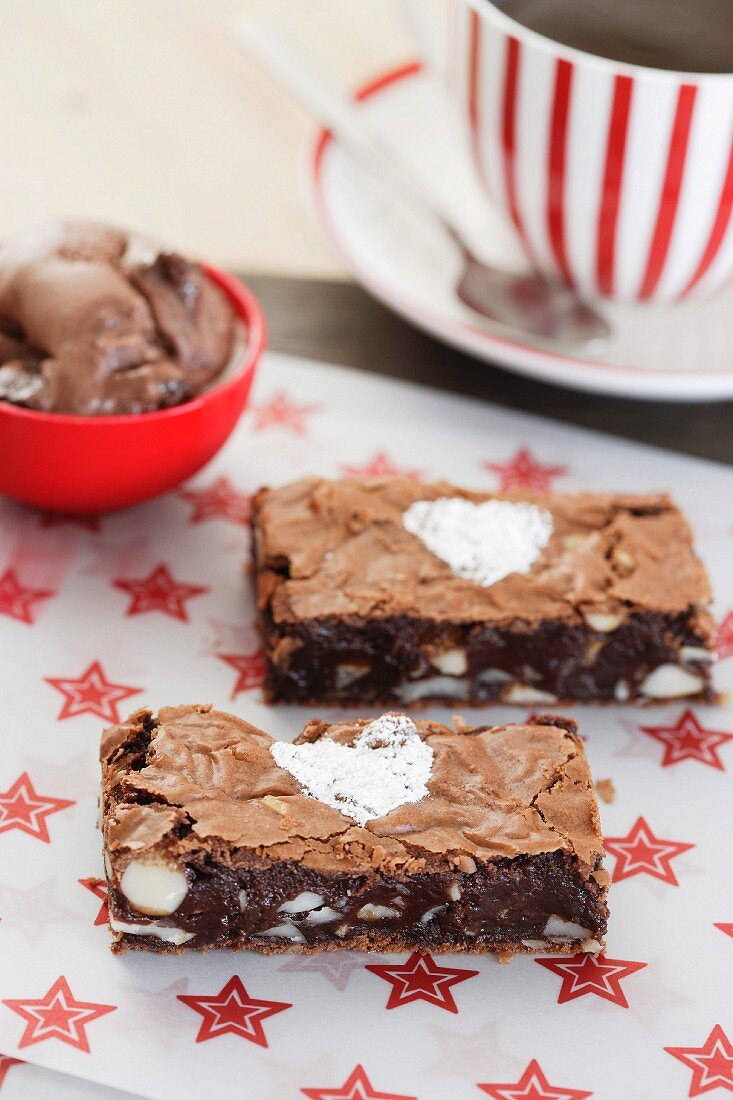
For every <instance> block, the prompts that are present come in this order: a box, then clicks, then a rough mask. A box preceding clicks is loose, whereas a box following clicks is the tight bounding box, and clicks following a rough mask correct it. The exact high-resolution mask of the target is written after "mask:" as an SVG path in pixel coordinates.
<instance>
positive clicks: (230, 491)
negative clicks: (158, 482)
mask: <svg viewBox="0 0 733 1100" xmlns="http://www.w3.org/2000/svg"><path fill="white" fill-rule="evenodd" d="M181 496H182V497H183V499H184V500H187V501H189V502H190V503H191V504H192V505H193V507H192V509H191V512H190V515H189V517H188V519H189V523H206V522H207V521H208V520H212V519H223V520H228V521H229V522H230V523H236V524H239V526H240V527H246V526H247V524H248V523H249V519H250V514H251V498H250V495H249V493H242V492H239V491H238V490H237V489H235V487H234V485H233V484H232V482H231V481H230V480H229V478H228V477H218V478H216V480H215V481H212V482H211V483H210V484H208V485H205V486H203V487H201V488H199V487H198V485H197V486H196V488H189V489H182V490H181Z"/></svg>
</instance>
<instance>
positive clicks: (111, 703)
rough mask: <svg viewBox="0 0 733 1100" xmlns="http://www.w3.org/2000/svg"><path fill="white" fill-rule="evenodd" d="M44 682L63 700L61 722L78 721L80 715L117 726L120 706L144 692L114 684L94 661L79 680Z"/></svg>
mask: <svg viewBox="0 0 733 1100" xmlns="http://www.w3.org/2000/svg"><path fill="white" fill-rule="evenodd" d="M45 680H46V683H47V684H50V685H51V687H52V688H55V689H56V691H60V692H61V694H62V695H63V697H64V702H63V704H62V706H61V710H60V711H59V713H58V715H57V717H58V720H59V722H60V721H61V720H62V719H63V718H76V716H77V715H79V714H94V715H95V716H96V717H97V718H102V719H103V720H104V721H105V722H111V723H113V724H114V723H115V722H119V720H120V715H119V711H118V710H117V704H118V703H121V702H122V700H123V699H129V698H130V696H131V695H137V694H138V692H140V691H142V688H136V687H128V686H127V685H126V684H113V683H112V681H111V680H108V679H107V678H106V676H105V675H104V671H103V669H102V666H101V664H100V663H99V661H92V663H91V664H90V666H89V668H88V669H86V671H85V672H82V674H81V676H80V677H79V679H78V680H72V679H65V678H64V677H60V676H46V677H45Z"/></svg>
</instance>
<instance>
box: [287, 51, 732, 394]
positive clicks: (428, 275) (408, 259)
mask: <svg viewBox="0 0 733 1100" xmlns="http://www.w3.org/2000/svg"><path fill="white" fill-rule="evenodd" d="M356 98H357V102H358V103H359V104H360V109H361V110H363V111H366V112H367V113H368V115H369V119H370V121H371V122H372V123H373V125H374V127H375V129H376V128H378V129H379V132H380V134H381V135H383V137H384V140H385V142H387V143H390V142H392V143H395V142H399V144H400V147H401V149H402V151H403V153H405V154H406V155H409V156H410V158H411V159H412V160H413V161H414V163H415V165H416V167H418V168H419V169H420V170H421V171H427V172H430V173H431V175H432V176H433V179H434V180H436V181H440V182H441V184H442V185H443V186H444V188H445V191H446V194H447V195H450V196H451V201H454V202H455V196H456V195H459V196H460V204H461V207H460V215H461V219H462V224H463V223H465V221H466V220H467V218H468V219H470V220H471V223H472V224H477V225H480V226H481V238H482V240H483V241H484V245H485V246H487V247H483V248H482V250H481V251H482V254H486V257H487V258H493V259H497V260H499V261H501V262H506V263H509V264H512V265H514V266H516V264H517V247H516V244H515V243H514V241H513V240H512V238H511V236H510V233H509V230H508V229H507V228H506V226H505V225H504V223H503V220H502V218H501V216H500V215H499V214H498V213H496V214H494V216H493V217H492V212H491V211H490V210H487V207H486V204H485V201H484V200H483V197H482V196H481V195H480V194H479V192H478V184H477V183H476V181H475V178H474V176H473V173H472V170H471V168H470V165H469V164H468V163H467V158H465V157H464V155H463V153H462V152H461V150H460V149H457V148H456V140H455V138H454V137H453V136H452V134H451V128H450V125H449V113H448V107H447V105H446V103H445V101H444V99H443V97H442V95H441V93H440V91H439V89H438V87H437V85H436V83H435V82H434V80H433V78H432V77H430V76H428V75H426V73H424V72H423V71H422V70H421V68H420V66H419V65H418V64H410V65H406V66H403V67H402V68H400V69H398V70H395V71H393V72H390V73H388V74H387V75H386V76H383V77H381V78H380V79H378V80H376V81H373V82H372V83H370V84H369V85H368V86H366V87H365V88H362V89H361V91H360V92H359V93H358V95H357V97H356ZM309 173H310V178H311V180H312V190H313V195H314V198H315V208H316V212H317V217H318V220H319V222H320V224H321V225H322V226H323V228H324V230H325V231H326V233H327V235H328V237H329V238H330V240H331V242H332V243H333V245H334V246H335V248H336V250H337V252H338V253H339V255H340V256H341V258H342V260H343V262H344V263H345V265H346V267H347V268H348V269H349V271H351V272H352V274H353V275H354V277H355V278H356V279H358V280H359V282H361V283H362V284H363V285H364V286H365V287H366V288H367V289H368V290H369V291H371V293H372V294H374V295H375V296H376V297H377V298H379V299H381V301H383V302H384V303H385V305H388V306H389V307H391V308H392V309H394V310H395V311H396V312H397V313H400V314H401V315H402V316H403V317H405V318H407V320H409V321H411V322H413V323H414V324H416V325H417V326H418V327H420V328H423V329H425V330H426V331H428V332H430V333H432V334H433V335H434V336H436V337H438V338H439V339H441V340H444V341H445V342H446V343H448V344H454V345H455V346H457V347H459V348H462V349H463V350H464V351H467V352H469V353H470V354H472V355H475V356H477V357H478V358H480V359H485V360H487V361H489V362H492V363H495V364H497V365H500V366H504V367H506V368H508V369H509V370H513V371H516V372H517V373H518V374H526V375H530V376H532V377H534V378H539V379H542V380H543V381H545V382H552V383H555V384H557V385H561V386H571V387H574V388H576V389H581V390H589V391H592V392H594V393H606V394H617V395H620V396H623V397H637V398H655V399H657V400H665V401H707V400H715V399H720V398H731V397H733V286H732V287H731V288H729V289H726V290H725V291H723V292H722V293H720V294H718V296H717V297H716V298H714V299H710V300H703V301H699V302H696V301H694V300H690V301H689V302H686V303H684V304H682V305H676V306H674V307H672V308H666V309H665V308H662V307H634V306H618V305H614V306H612V307H605V306H604V307H603V308H604V311H605V312H606V315H607V316H608V318H609V320H610V321H611V323H612V325H613V330H614V332H613V336H612V338H611V340H610V341H609V342H608V344H607V345H606V347H605V348H604V349H603V351H602V352H601V353H600V354H599V355H598V356H597V358H575V357H570V356H565V355H558V354H557V353H556V352H553V351H548V350H547V349H544V348H542V346H541V345H540V344H539V343H533V342H532V340H531V339H529V338H527V339H525V340H522V341H518V340H516V339H513V338H509V337H507V336H505V335H499V334H495V333H490V332H488V331H486V330H483V329H481V328H479V327H477V326H476V324H475V317H474V316H473V315H472V314H471V312H470V311H469V310H467V309H465V308H464V307H463V306H462V304H461V303H460V302H459V301H458V299H457V298H456V297H455V295H454V293H453V286H454V285H455V278H456V274H457V268H458V257H457V255H456V254H455V253H454V250H453V249H452V247H451V246H450V244H449V243H448V242H447V241H446V240H445V239H444V238H443V235H442V233H441V231H440V230H438V229H435V228H434V227H433V226H431V225H430V224H426V223H424V222H421V221H419V219H418V216H417V215H416V214H415V213H414V212H410V211H408V210H405V209H403V207H402V204H401V203H400V201H399V200H398V199H396V198H394V197H393V196H392V195H391V194H389V193H387V192H386V190H383V189H382V188H381V187H380V186H379V184H378V182H375V181H374V180H373V179H372V178H371V177H369V176H368V174H367V173H365V172H364V171H363V170H362V169H360V168H359V166H358V165H357V164H355V163H354V162H353V161H352V160H351V159H350V157H349V156H348V154H346V153H345V152H344V151H343V149H341V148H340V147H339V146H338V145H337V144H336V143H335V142H334V141H333V140H332V139H331V137H330V135H329V134H327V133H325V132H321V133H320V135H319V136H318V140H317V142H316V145H315V148H314V149H311V151H310V159H309ZM472 239H474V238H472Z"/></svg>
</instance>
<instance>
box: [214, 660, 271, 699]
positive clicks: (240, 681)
mask: <svg viewBox="0 0 733 1100" xmlns="http://www.w3.org/2000/svg"><path fill="white" fill-rule="evenodd" d="M217 657H218V658H219V660H220V661H224V663H225V664H227V665H231V667H232V668H233V669H234V670H235V671H236V672H237V673H238V674H239V675H238V676H237V680H236V683H235V684H234V687H233V688H232V696H231V697H232V699H236V697H237V695H239V693H240V691H249V690H250V688H256V687H260V685H261V684H262V681H263V680H264V678H265V658H264V655H263V653H262V650H261V649H256V650H254V652H252V653H217Z"/></svg>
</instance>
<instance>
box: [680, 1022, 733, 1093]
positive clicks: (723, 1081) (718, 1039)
mask: <svg viewBox="0 0 733 1100" xmlns="http://www.w3.org/2000/svg"><path fill="white" fill-rule="evenodd" d="M664 1049H665V1050H666V1051H667V1054H671V1055H672V1057H673V1058H676V1059H677V1061H678V1062H682V1064H683V1066H687V1068H688V1069H691V1070H692V1080H691V1082H690V1091H689V1093H688V1095H689V1096H702V1094H703V1093H704V1092H712V1091H713V1089H723V1090H725V1091H726V1092H733V1044H732V1043H731V1041H730V1039H729V1038H728V1036H727V1035H726V1033H725V1032H724V1031H723V1029H722V1027H721V1026H720V1024H716V1025H715V1027H714V1028H713V1030H712V1031H711V1032H710V1034H709V1035H708V1037H707V1039H706V1040H705V1042H704V1043H703V1044H702V1046H699V1047H665V1048H664Z"/></svg>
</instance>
